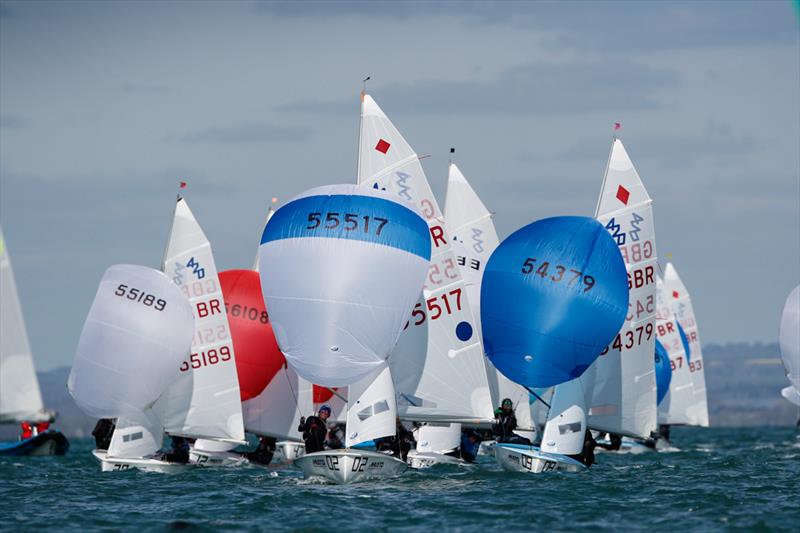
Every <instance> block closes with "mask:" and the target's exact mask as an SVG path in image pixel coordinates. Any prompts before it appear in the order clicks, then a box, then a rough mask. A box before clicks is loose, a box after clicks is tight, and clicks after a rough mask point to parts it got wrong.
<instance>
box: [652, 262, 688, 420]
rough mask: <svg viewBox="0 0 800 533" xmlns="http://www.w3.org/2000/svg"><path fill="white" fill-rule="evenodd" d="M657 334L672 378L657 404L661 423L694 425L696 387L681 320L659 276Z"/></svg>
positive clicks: (657, 288) (657, 283)
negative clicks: (674, 310)
mask: <svg viewBox="0 0 800 533" xmlns="http://www.w3.org/2000/svg"><path fill="white" fill-rule="evenodd" d="M656 334H657V339H658V342H660V343H661V345H662V346H663V347H664V349H665V350H666V351H667V354H668V355H669V360H670V367H671V368H672V379H671V380H670V383H669V391H668V392H667V394H666V396H664V399H663V400H661V403H660V404H658V423H659V424H668V425H672V424H681V425H683V424H691V423H692V418H691V416H690V411H691V409H692V405H694V387H693V385H692V376H691V373H690V372H689V363H690V361H689V360H688V358H687V357H686V352H685V351H684V349H683V340H682V339H681V335H680V330H679V329H678V321H677V319H676V318H675V313H673V312H672V308H671V307H670V305H669V299H668V298H667V295H666V290H665V289H664V281H663V280H662V279H661V276H658V275H656Z"/></svg>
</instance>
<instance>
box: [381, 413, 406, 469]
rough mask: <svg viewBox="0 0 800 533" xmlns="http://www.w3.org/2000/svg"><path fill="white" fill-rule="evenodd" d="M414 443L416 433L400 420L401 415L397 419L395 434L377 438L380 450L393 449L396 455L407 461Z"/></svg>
mask: <svg viewBox="0 0 800 533" xmlns="http://www.w3.org/2000/svg"><path fill="white" fill-rule="evenodd" d="M413 443H414V434H413V433H411V432H410V431H409V430H407V429H406V427H405V426H404V425H403V423H402V422H401V421H400V417H397V418H396V419H395V434H394V435H389V436H388V437H381V438H379V439H375V449H376V450H378V451H379V452H388V451H391V452H392V454H393V455H394V456H395V457H398V458H400V459H401V460H403V461H405V460H406V457H407V456H408V452H409V451H410V450H411V445H412V444H413Z"/></svg>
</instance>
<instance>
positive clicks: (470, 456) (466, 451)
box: [460, 429, 481, 463]
mask: <svg viewBox="0 0 800 533" xmlns="http://www.w3.org/2000/svg"><path fill="white" fill-rule="evenodd" d="M480 447H481V437H480V435H478V433H477V432H476V431H475V430H474V429H463V430H462V431H461V450H460V451H461V458H462V459H463V460H465V461H466V462H468V463H472V462H474V461H475V458H476V457H477V456H478V450H479V449H480Z"/></svg>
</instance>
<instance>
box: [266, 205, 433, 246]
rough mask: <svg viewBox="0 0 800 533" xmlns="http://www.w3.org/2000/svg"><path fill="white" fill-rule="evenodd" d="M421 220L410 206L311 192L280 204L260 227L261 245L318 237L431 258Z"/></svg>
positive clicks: (425, 228) (424, 226) (423, 222)
mask: <svg viewBox="0 0 800 533" xmlns="http://www.w3.org/2000/svg"><path fill="white" fill-rule="evenodd" d="M427 233H428V227H427V224H426V223H425V221H424V220H423V219H422V218H420V216H419V215H418V214H416V213H415V212H414V211H412V210H411V209H409V208H407V207H405V206H403V205H401V204H399V203H397V202H394V201H390V200H386V199H384V198H376V197H372V196H361V195H343V194H334V195H315V196H305V197H302V198H298V199H296V200H293V201H291V202H289V203H288V204H286V205H284V206H283V207H281V208H280V209H278V211H276V212H275V215H274V216H273V218H272V221H271V222H270V224H267V226H266V227H265V228H264V233H263V235H262V236H261V244H265V243H268V242H271V241H277V240H281V239H299V238H304V237H321V238H329V239H350V240H358V241H365V242H372V243H376V244H381V245H384V246H389V247H392V248H397V249H399V250H403V251H405V252H408V253H410V254H414V255H417V256H419V257H422V258H423V259H425V260H426V261H429V260H430V258H431V245H430V239H425V238H423V237H424V236H425V235H426V234H427Z"/></svg>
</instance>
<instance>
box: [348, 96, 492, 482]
mask: <svg viewBox="0 0 800 533" xmlns="http://www.w3.org/2000/svg"><path fill="white" fill-rule="evenodd" d="M358 183H359V185H362V186H365V187H369V188H372V189H373V190H380V191H386V192H387V193H389V194H390V195H392V196H393V197H395V198H399V199H400V200H401V201H405V202H411V203H413V204H414V205H416V206H417V209H418V210H419V212H420V213H421V214H422V216H423V218H424V219H425V221H426V222H427V225H428V231H429V233H430V236H431V241H432V246H433V249H432V252H431V264H430V268H429V270H428V275H427V276H426V279H425V285H424V287H423V290H422V293H421V295H419V300H418V302H417V303H416V305H415V306H414V308H413V311H412V313H411V317H410V320H409V321H408V324H407V327H406V328H405V330H404V332H403V334H402V335H401V337H400V340H399V341H398V343H397V346H396V347H395V349H394V350H393V352H392V355H391V357H389V365H390V367H391V371H392V375H393V377H394V383H395V388H396V391H397V404H398V412H399V415H400V418H401V419H402V420H404V421H410V422H415V423H428V424H439V425H441V424H451V423H461V424H471V425H479V424H483V425H489V424H490V423H491V422H492V420H493V411H492V401H491V395H490V391H489V380H488V377H487V375H486V366H485V363H484V356H483V350H482V348H481V344H480V341H479V338H478V335H477V334H476V332H477V328H476V325H475V324H476V321H475V318H474V315H473V312H472V308H471V305H470V298H469V295H468V293H467V285H466V283H465V281H464V279H463V277H462V276H461V272H460V270H459V266H458V259H457V258H456V255H455V253H454V252H453V249H452V248H451V242H452V240H451V238H450V237H451V233H450V232H449V231H448V228H447V227H446V225H445V221H444V219H443V217H442V212H441V210H440V208H439V204H438V202H437V201H436V198H435V197H434V196H433V192H432V191H431V188H430V184H429V183H428V180H427V178H426V177H425V173H424V171H423V169H422V165H421V164H420V161H419V157H418V156H417V154H416V153H415V152H414V150H413V149H412V148H411V146H410V145H409V144H408V142H407V141H406V140H405V139H404V138H403V136H402V135H401V134H400V132H399V131H398V130H397V128H396V127H395V125H394V124H393V123H392V121H391V120H390V119H389V118H388V117H387V116H386V114H385V113H384V112H383V110H382V109H381V108H380V107H379V106H378V104H377V103H376V102H375V100H374V99H373V98H372V97H371V96H370V95H369V94H366V93H362V97H361V127H360V133H359V150H358ZM430 431H434V432H437V435H436V437H434V435H433V434H431V435H429V436H427V437H426V436H425V435H424V433H425V432H426V430H423V436H422V440H423V441H426V440H427V441H429V442H430V439H433V438H438V437H442V436H444V435H443V434H441V433H439V431H440V430H430ZM445 433H446V432H445ZM449 434H450V435H451V437H450V441H449V442H450V443H451V444H452V443H453V438H452V437H453V436H454V432H450V433H449ZM441 446H443V445H441V444H438V445H436V448H441ZM444 446H448V445H446V444H445V445H444ZM448 447H449V446H448ZM430 448H431V450H433V447H430ZM420 453H422V450H417V453H415V454H412V455H411V457H412V458H413V457H417V458H420ZM428 459H430V461H424V462H421V461H418V462H417V465H418V466H425V465H427V464H430V463H431V462H435V461H436V460H437V459H438V460H442V461H447V459H445V458H444V456H443V454H441V453H438V454H436V455H431V456H429V457H428Z"/></svg>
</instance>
